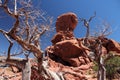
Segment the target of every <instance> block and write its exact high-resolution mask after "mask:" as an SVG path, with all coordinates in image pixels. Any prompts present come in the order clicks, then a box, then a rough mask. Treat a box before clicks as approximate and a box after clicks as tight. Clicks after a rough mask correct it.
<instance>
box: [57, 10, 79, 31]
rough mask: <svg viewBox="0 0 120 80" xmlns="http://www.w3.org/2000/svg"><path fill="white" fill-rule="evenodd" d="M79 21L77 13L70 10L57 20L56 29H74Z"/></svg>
mask: <svg viewBox="0 0 120 80" xmlns="http://www.w3.org/2000/svg"><path fill="white" fill-rule="evenodd" d="M77 23H78V19H77V16H76V14H74V13H72V12H69V13H65V14H62V15H60V16H59V17H58V18H57V21H56V31H57V32H59V31H67V30H68V31H73V30H74V29H75V27H76V25H77Z"/></svg>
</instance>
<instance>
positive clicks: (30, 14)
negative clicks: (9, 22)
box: [0, 0, 52, 80]
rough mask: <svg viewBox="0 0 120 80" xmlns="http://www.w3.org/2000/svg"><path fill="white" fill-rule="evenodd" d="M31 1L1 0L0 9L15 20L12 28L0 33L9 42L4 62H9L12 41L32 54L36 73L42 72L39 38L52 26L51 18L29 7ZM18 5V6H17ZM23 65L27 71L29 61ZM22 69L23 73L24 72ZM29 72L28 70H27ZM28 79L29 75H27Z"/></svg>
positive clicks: (24, 79)
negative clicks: (35, 61) (36, 64)
mask: <svg viewBox="0 0 120 80" xmlns="http://www.w3.org/2000/svg"><path fill="white" fill-rule="evenodd" d="M9 3H14V4H12V5H13V6H14V8H12V9H11V7H9ZM31 3H32V2H31V0H26V1H24V0H22V1H17V0H3V1H1V3H0V8H2V10H4V13H6V14H7V15H8V16H10V17H11V18H13V19H14V20H15V22H14V24H13V26H12V27H11V29H10V30H9V31H5V30H2V29H0V33H2V34H3V35H4V36H5V37H6V39H7V40H8V42H9V44H10V45H9V47H8V51H7V59H6V62H7V61H9V60H11V49H12V46H13V44H14V43H13V41H16V42H17V43H18V44H19V45H20V46H21V47H22V48H23V50H24V51H29V52H31V53H33V54H34V56H35V57H36V58H37V61H38V62H37V63H38V71H39V73H41V72H42V58H43V56H42V54H43V53H42V50H41V45H40V41H39V40H40V37H41V36H42V35H43V34H44V33H45V32H46V31H47V30H49V29H50V25H51V24H52V18H45V17H44V12H42V11H40V10H37V9H34V8H33V6H32V5H31ZM18 5H19V6H18ZM26 60H27V62H26V63H25V65H24V69H26V68H27V69H29V68H30V67H28V65H29V64H30V63H29V60H28V59H26ZM15 64H16V63H15ZM24 69H23V72H25V73H26V71H25V70H24ZM29 70H30V69H29ZM28 75H29V78H30V75H31V73H29V74H28ZM29 78H28V77H27V79H26V77H23V80H28V79H29Z"/></svg>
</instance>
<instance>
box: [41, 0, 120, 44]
mask: <svg viewBox="0 0 120 80" xmlns="http://www.w3.org/2000/svg"><path fill="white" fill-rule="evenodd" d="M41 8H42V9H43V10H45V11H46V12H47V13H48V14H49V15H51V16H53V17H54V19H55V20H56V18H57V16H59V15H60V14H62V13H66V12H74V13H76V14H77V16H78V17H82V18H86V19H89V17H90V16H92V15H93V14H94V12H95V11H96V18H95V19H93V20H92V22H91V23H90V27H95V26H96V25H97V24H99V23H101V22H102V21H104V20H105V21H106V22H108V23H109V24H110V25H111V27H112V30H113V33H112V34H111V35H110V36H109V38H112V39H115V40H116V41H118V42H120V38H119V33H120V0H41ZM74 32H75V36H76V37H83V36H84V35H85V28H84V27H83V26H82V24H81V23H79V24H78V26H77V28H76V29H75V31H74Z"/></svg>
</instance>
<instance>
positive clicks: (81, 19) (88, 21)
mask: <svg viewBox="0 0 120 80" xmlns="http://www.w3.org/2000/svg"><path fill="white" fill-rule="evenodd" d="M95 16H96V12H95V13H94V15H93V16H91V17H90V18H89V20H87V19H84V18H80V21H83V23H84V26H85V27H86V28H87V32H86V38H88V37H89V36H90V25H89V24H90V22H91V20H92V19H93V18H94V17H95Z"/></svg>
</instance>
